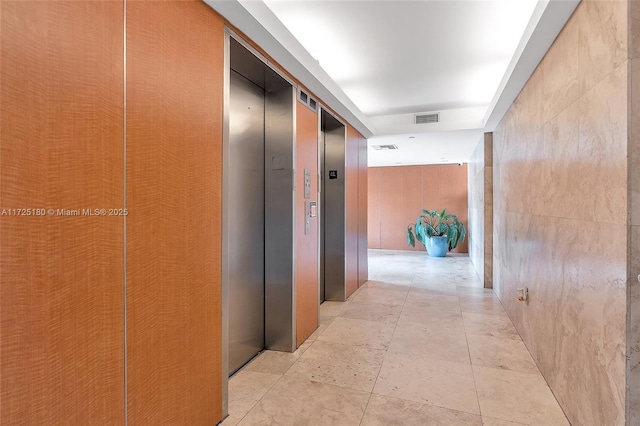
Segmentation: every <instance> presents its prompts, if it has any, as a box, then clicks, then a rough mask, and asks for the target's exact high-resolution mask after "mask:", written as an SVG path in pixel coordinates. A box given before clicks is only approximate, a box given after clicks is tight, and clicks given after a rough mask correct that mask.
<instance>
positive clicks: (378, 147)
mask: <svg viewBox="0 0 640 426" xmlns="http://www.w3.org/2000/svg"><path fill="white" fill-rule="evenodd" d="M371 146H372V147H373V149H375V150H378V151H392V150H394V149H398V147H397V146H396V145H371Z"/></svg>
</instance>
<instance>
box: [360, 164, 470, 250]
mask: <svg viewBox="0 0 640 426" xmlns="http://www.w3.org/2000/svg"><path fill="white" fill-rule="evenodd" d="M368 183H369V187H368V194H369V202H368V214H369V223H368V229H369V248H377V249H391V250H424V247H423V246H422V244H420V243H417V244H416V247H415V248H412V247H411V246H409V245H407V239H406V229H407V225H408V224H409V223H412V222H413V223H415V220H416V218H417V217H418V215H419V214H420V212H421V210H422V209H423V208H426V209H429V210H433V209H438V210H441V209H442V208H446V209H447V211H448V212H449V213H453V214H455V215H457V216H458V219H459V220H460V221H462V222H463V223H464V224H465V226H467V227H468V225H469V223H468V200H467V165H466V164H464V165H462V166H458V165H457V164H438V165H426V166H402V167H371V168H369V177H368ZM453 251H454V252H457V253H466V252H467V251H468V247H467V241H466V240H465V242H464V243H460V244H458V247H457V248H456V249H454V250H453Z"/></svg>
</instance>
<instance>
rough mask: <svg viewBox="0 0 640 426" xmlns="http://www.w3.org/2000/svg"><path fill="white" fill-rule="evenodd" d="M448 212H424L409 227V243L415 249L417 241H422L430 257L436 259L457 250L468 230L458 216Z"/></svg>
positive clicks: (443, 210)
mask: <svg viewBox="0 0 640 426" xmlns="http://www.w3.org/2000/svg"><path fill="white" fill-rule="evenodd" d="M446 210H447V209H442V212H438V210H433V211H429V210H422V214H421V215H420V216H418V218H417V219H416V223H415V224H414V223H410V224H409V226H407V243H408V244H409V245H411V246H412V247H415V246H416V240H418V241H420V242H421V243H422V245H424V246H425V247H426V249H427V252H428V253H429V256H434V257H443V256H445V255H446V254H447V252H448V251H449V250H452V249H454V248H456V246H457V245H458V242H463V241H464V237H465V235H467V229H466V228H465V226H464V224H462V223H460V222H459V221H458V218H457V217H456V215H453V214H447V213H446ZM414 234H415V235H414Z"/></svg>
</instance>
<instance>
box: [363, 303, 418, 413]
mask: <svg viewBox="0 0 640 426" xmlns="http://www.w3.org/2000/svg"><path fill="white" fill-rule="evenodd" d="M408 296H409V292H407V294H406V295H405V297H404V302H403V303H402V309H400V314H399V315H398V318H397V319H396V321H395V327H394V328H393V333H391V339H390V340H389V345H388V346H387V348H386V349H385V350H384V358H383V359H382V362H381V363H380V368H379V369H378V374H376V380H375V381H374V382H373V387H372V388H371V392H370V393H369V399H367V405H366V406H365V407H364V411H363V412H362V418H361V419H360V424H359V425H360V426H362V422H363V421H364V416H366V414H367V408H368V407H369V402H371V397H372V396H373V394H374V391H375V389H376V385H377V384H378V378H379V377H380V372H381V371H382V367H383V365H384V362H385V361H386V360H387V355H388V354H389V347H390V346H391V341H392V340H393V336H394V335H395V334H396V330H397V329H398V322H399V321H400V317H401V316H402V311H403V310H404V304H405V303H406V302H407V297H408Z"/></svg>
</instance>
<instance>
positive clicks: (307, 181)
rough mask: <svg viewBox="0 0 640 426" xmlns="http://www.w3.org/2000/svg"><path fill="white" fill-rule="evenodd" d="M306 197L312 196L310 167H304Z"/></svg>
mask: <svg viewBox="0 0 640 426" xmlns="http://www.w3.org/2000/svg"><path fill="white" fill-rule="evenodd" d="M304 198H305V199H306V200H308V199H309V198H311V172H310V171H309V170H308V169H304Z"/></svg>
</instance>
